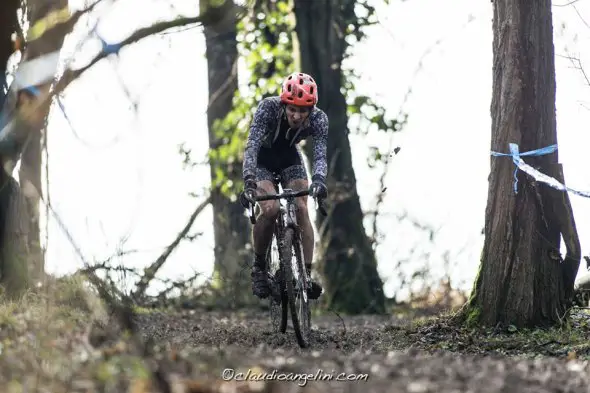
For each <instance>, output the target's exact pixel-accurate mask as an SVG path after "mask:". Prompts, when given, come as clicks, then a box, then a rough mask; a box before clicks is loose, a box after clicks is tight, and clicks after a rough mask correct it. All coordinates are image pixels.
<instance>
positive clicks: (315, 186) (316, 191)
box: [309, 175, 328, 200]
mask: <svg viewBox="0 0 590 393" xmlns="http://www.w3.org/2000/svg"><path fill="white" fill-rule="evenodd" d="M311 180H312V182H311V185H310V186H309V194H310V195H311V196H312V197H314V198H317V199H320V200H321V199H326V197H327V196H328V187H326V182H325V180H324V178H323V177H321V176H319V175H314V176H313V177H312V178H311Z"/></svg>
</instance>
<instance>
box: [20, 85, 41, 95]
mask: <svg viewBox="0 0 590 393" xmlns="http://www.w3.org/2000/svg"><path fill="white" fill-rule="evenodd" d="M22 90H25V91H28V92H29V93H31V94H33V95H34V96H36V97H39V96H40V95H41V91H39V89H37V88H36V87H35V86H27V87H25V88H23V89H22Z"/></svg>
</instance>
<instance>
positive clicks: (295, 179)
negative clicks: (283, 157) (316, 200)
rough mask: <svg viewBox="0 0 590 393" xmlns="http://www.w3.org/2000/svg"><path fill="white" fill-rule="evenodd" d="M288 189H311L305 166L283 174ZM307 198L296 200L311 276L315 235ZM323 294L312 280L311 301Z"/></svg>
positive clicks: (307, 266) (307, 268) (298, 221)
mask: <svg viewBox="0 0 590 393" xmlns="http://www.w3.org/2000/svg"><path fill="white" fill-rule="evenodd" d="M282 177H283V179H284V182H285V183H286V187H287V188H290V189H293V190H295V191H300V190H306V189H308V188H309V181H308V180H307V173H306V171H305V167H304V166H303V165H293V166H291V167H289V168H287V169H285V170H284V171H283V173H282ZM307 198H308V197H299V198H296V199H295V203H296V205H297V214H296V216H297V223H298V224H299V228H300V229H301V243H302V244H301V246H302V248H303V260H304V263H305V267H306V270H307V273H308V274H310V275H311V264H312V261H313V249H314V233H313V226H312V223H311V219H310V218H309V211H308V208H307ZM321 293H322V287H321V286H320V285H319V284H318V283H317V282H316V281H313V280H312V285H311V288H310V291H309V297H310V298H311V299H317V298H318V297H319V296H320V295H321Z"/></svg>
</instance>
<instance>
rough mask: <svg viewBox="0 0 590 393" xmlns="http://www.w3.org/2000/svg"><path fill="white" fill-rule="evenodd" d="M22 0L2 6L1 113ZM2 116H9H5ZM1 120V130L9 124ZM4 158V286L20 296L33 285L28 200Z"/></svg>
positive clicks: (0, 199)
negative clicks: (29, 255)
mask: <svg viewBox="0 0 590 393" xmlns="http://www.w3.org/2000/svg"><path fill="white" fill-rule="evenodd" d="M20 6H21V2H20V1H19V0H4V1H2V2H1V3H0V111H1V110H2V108H3V106H4V101H5V98H6V95H5V92H4V89H5V88H6V87H7V86H6V85H5V80H4V75H5V74H6V71H7V62H8V59H9V58H10V56H11V55H12V54H13V53H14V43H13V41H12V34H13V33H17V32H19V33H20V26H19V22H18V16H17V11H18V9H19V8H20ZM2 115H5V114H4V113H2ZM5 120H6V119H4V120H2V121H0V129H2V128H3V127H4V125H5ZM8 160H9V159H8V158H7V157H5V156H4V155H2V156H0V162H1V164H2V165H1V167H0V284H1V285H2V287H4V289H5V290H6V294H7V295H8V296H11V297H15V298H16V297H18V296H19V295H20V294H21V293H22V292H23V291H24V290H25V289H26V288H27V287H28V286H29V284H30V282H29V274H28V273H29V272H28V269H27V267H28V265H27V257H28V249H27V227H26V222H25V221H26V218H25V216H24V203H25V201H24V197H23V195H22V194H21V192H20V189H19V184H18V182H17V181H16V180H15V179H14V178H13V177H12V168H13V166H12V165H10V164H8V165H6V164H7V161H8Z"/></svg>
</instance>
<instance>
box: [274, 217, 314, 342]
mask: <svg viewBox="0 0 590 393" xmlns="http://www.w3.org/2000/svg"><path fill="white" fill-rule="evenodd" d="M299 247H301V243H300V242H299V239H297V238H296V237H295V232H294V230H293V228H287V229H286V230H285V233H284V237H283V244H282V245H281V260H282V265H283V269H284V270H283V274H284V276H283V277H284V280H285V284H286V289H287V298H288V302H289V309H290V311H291V320H292V321H293V330H295V337H297V343H298V344H299V346H300V347H301V348H307V347H308V346H309V344H310V335H311V312H310V310H309V299H308V297H307V284H308V282H307V276H306V275H305V270H304V269H303V267H304V264H303V260H302V258H303V255H302V252H301V249H300V248H299ZM293 251H295V253H293ZM293 256H295V258H293Z"/></svg>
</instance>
